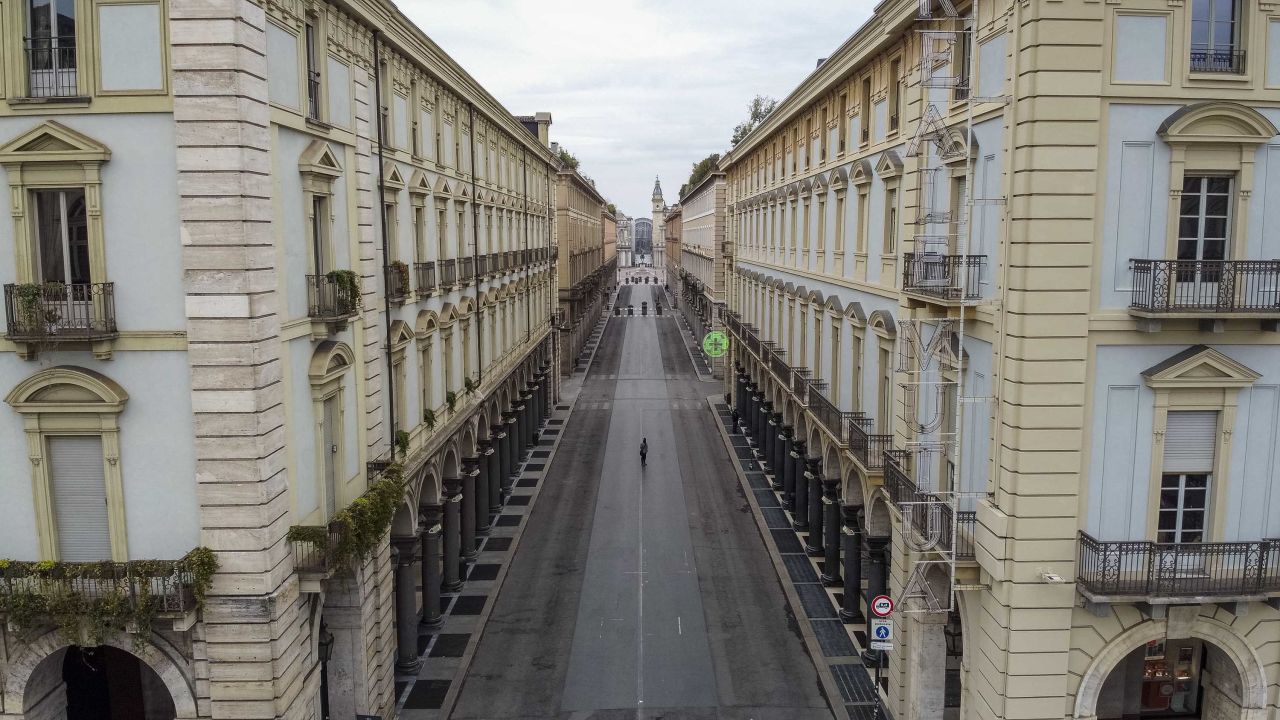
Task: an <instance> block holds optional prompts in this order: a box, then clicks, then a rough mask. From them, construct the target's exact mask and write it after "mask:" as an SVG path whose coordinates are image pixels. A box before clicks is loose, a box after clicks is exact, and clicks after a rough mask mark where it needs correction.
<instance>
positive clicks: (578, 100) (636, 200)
mask: <svg viewBox="0 0 1280 720" xmlns="http://www.w3.org/2000/svg"><path fill="white" fill-rule="evenodd" d="M873 6H874V2H873V0H825V2H822V3H812V4H796V5H792V4H790V3H785V4H779V3H777V2H766V1H765V0H733V1H730V0H697V1H695V2H689V1H688V0H684V1H682V2H677V1H676V0H596V1H595V2H589V1H586V0H539V1H538V2H532V1H531V0H454V1H453V2H440V0H401V2H400V8H401V9H402V10H403V11H404V12H405V14H407V15H408V16H409V17H410V18H411V19H412V20H413V21H414V22H416V23H417V24H418V25H419V26H420V27H421V28H422V29H423V30H424V31H425V32H426V33H427V35H429V36H430V37H431V38H432V40H434V41H435V42H436V43H438V44H439V45H440V46H441V47H442V48H443V49H444V50H445V51H446V52H448V53H449V54H450V55H451V56H453V58H454V59H455V60H457V61H458V62H459V63H460V64H461V65H462V66H463V67H464V68H466V70H467V72H469V73H471V75H472V76H473V77H475V78H476V80H477V81H479V82H480V83H481V84H482V85H484V86H485V88H486V89H487V90H488V91H489V92H490V93H492V94H493V95H494V97H496V98H497V99H498V100H499V101H500V102H501V103H502V104H503V105H504V106H506V108H507V109H508V110H510V111H511V112H513V113H516V114H528V113H533V112H536V111H548V112H550V113H551V114H552V118H553V123H552V126H551V136H552V139H553V140H555V141H557V142H560V143H561V144H562V145H564V146H565V147H567V148H569V149H570V150H571V151H572V152H573V153H574V154H575V155H577V156H578V158H579V159H580V160H581V161H582V170H583V171H584V172H586V173H587V174H588V175H590V176H591V177H593V178H595V180H596V183H597V186H598V187H599V189H600V191H601V192H602V193H603V194H604V195H605V196H607V197H609V198H610V199H611V200H613V201H614V202H615V203H617V205H618V207H619V209H621V210H622V211H623V212H626V213H627V214H629V215H648V213H649V195H650V193H651V191H652V189H653V176H654V175H655V174H657V175H660V176H661V178H662V180H663V189H664V190H665V191H666V196H667V198H666V199H667V202H668V203H672V202H675V199H676V198H675V194H676V191H677V190H678V189H679V187H680V185H681V183H683V182H684V181H685V180H686V179H687V178H688V176H689V170H690V168H691V167H692V165H693V164H694V163H695V162H697V161H698V160H701V159H702V158H703V157H705V156H707V155H708V154H710V153H713V152H720V153H723V152H724V151H725V150H726V149H728V146H729V136H730V134H731V133H732V132H733V126H734V125H736V124H737V123H739V122H741V121H742V120H743V119H744V118H745V116H746V108H747V104H748V103H749V102H750V101H751V98H752V97H754V96H755V95H757V94H763V95H770V96H773V97H775V98H778V99H781V98H783V97H785V96H786V95H787V94H788V93H790V92H791V90H792V89H794V88H795V86H796V85H797V84H798V83H799V82H800V81H801V80H803V79H804V78H805V76H807V75H808V74H809V73H810V72H812V70H813V68H814V66H815V64H816V62H817V59H818V58H819V57H826V56H827V55H830V54H831V53H832V52H833V51H834V50H835V49H836V48H837V47H838V46H839V45H840V43H841V42H843V41H844V40H845V39H846V38H848V37H849V36H850V35H852V34H853V32H854V31H855V30H857V29H858V27H859V26H860V25H861V24H862V23H863V22H865V20H866V19H867V18H868V17H869V16H870V14H871V9H872V7H873Z"/></svg>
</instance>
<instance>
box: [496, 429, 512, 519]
mask: <svg viewBox="0 0 1280 720" xmlns="http://www.w3.org/2000/svg"><path fill="white" fill-rule="evenodd" d="M498 427H499V428H500V430H499V432H498V436H497V437H498V490H499V494H500V495H501V496H502V500H503V502H504V503H505V502H506V498H507V476H508V475H509V474H510V469H509V468H510V467H511V438H509V437H507V436H508V435H509V434H510V433H508V432H507V414H506V413H505V412H504V413H502V415H501V416H500V417H499V418H498Z"/></svg>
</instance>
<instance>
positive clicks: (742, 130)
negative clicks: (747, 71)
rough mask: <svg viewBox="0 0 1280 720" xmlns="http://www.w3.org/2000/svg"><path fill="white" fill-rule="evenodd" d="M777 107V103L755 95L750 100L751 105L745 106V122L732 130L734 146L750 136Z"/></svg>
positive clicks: (768, 98)
mask: <svg viewBox="0 0 1280 720" xmlns="http://www.w3.org/2000/svg"><path fill="white" fill-rule="evenodd" d="M776 107H778V101H777V100H774V99H773V98H771V97H766V96H764V95H757V96H755V98H753V99H752V100H751V104H750V105H748V106H747V113H748V117H747V119H746V120H745V121H743V122H740V123H738V125H737V127H735V128H734V129H733V139H732V140H731V142H732V143H733V144H734V145H737V144H738V143H740V142H742V139H743V138H745V137H746V136H748V135H750V134H751V131H752V130H755V129H756V127H757V126H758V125H760V123H762V122H764V119H765V118H767V117H769V113H771V112H773V109H774V108H776Z"/></svg>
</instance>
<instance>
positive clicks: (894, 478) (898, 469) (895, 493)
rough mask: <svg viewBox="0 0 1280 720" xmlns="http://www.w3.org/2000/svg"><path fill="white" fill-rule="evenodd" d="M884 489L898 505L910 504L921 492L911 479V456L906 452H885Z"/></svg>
mask: <svg viewBox="0 0 1280 720" xmlns="http://www.w3.org/2000/svg"><path fill="white" fill-rule="evenodd" d="M883 462H884V489H885V492H887V493H889V500H890V501H891V502H892V503H893V504H894V505H898V504H901V503H904V502H910V501H911V499H912V498H913V497H915V496H916V495H917V494H918V493H919V492H920V491H919V489H917V488H916V484H915V481H913V480H912V479H911V455H910V454H909V453H908V452H907V451H906V450H886V451H885V452H884V461H883Z"/></svg>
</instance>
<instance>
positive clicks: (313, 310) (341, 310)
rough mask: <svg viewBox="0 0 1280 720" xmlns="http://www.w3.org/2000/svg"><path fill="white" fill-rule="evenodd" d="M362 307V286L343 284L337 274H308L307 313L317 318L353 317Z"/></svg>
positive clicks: (336, 318)
mask: <svg viewBox="0 0 1280 720" xmlns="http://www.w3.org/2000/svg"><path fill="white" fill-rule="evenodd" d="M359 307H360V288H359V286H357V287H355V288H351V287H349V286H347V285H345V284H343V283H342V282H341V281H339V279H338V278H337V276H332V277H331V276H329V275H327V274H326V275H308V276H307V315H309V316H310V317H312V318H315V319H317V320H338V319H342V318H347V317H351V316H352V315H354V314H355V313H356V310H357V309H358V308H359Z"/></svg>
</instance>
